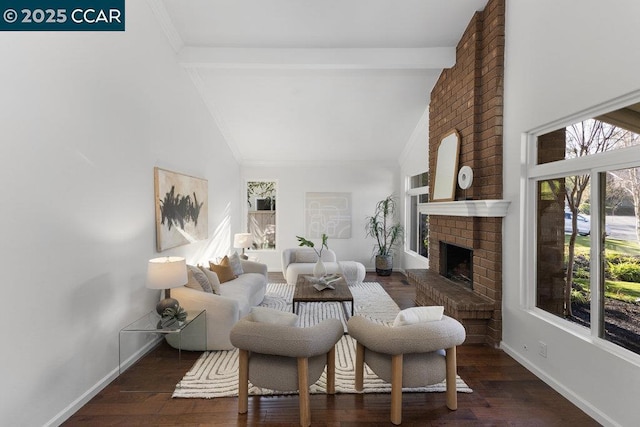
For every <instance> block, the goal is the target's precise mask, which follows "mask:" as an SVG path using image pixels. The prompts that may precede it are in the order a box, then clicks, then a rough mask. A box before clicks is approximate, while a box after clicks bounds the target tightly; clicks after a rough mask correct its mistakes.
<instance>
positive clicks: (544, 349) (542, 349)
mask: <svg viewBox="0 0 640 427" xmlns="http://www.w3.org/2000/svg"><path fill="white" fill-rule="evenodd" d="M539 344H540V347H539V349H538V353H539V354H540V356H542V357H547V344H545V343H543V342H542V341H540V342H539Z"/></svg>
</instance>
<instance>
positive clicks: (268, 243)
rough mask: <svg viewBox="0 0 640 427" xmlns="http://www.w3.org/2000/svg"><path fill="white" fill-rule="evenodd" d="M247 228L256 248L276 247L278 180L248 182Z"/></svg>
mask: <svg viewBox="0 0 640 427" xmlns="http://www.w3.org/2000/svg"><path fill="white" fill-rule="evenodd" d="M247 207H248V215H247V230H248V232H249V233H251V234H252V235H253V248H254V249H275V248H276V182H275V181H249V182H247Z"/></svg>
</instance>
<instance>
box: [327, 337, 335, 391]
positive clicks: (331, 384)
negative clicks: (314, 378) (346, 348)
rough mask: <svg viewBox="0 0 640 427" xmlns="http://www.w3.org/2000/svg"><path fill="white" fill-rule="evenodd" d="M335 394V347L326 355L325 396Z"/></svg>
mask: <svg viewBox="0 0 640 427" xmlns="http://www.w3.org/2000/svg"><path fill="white" fill-rule="evenodd" d="M335 392H336V347H335V346H333V347H331V350H329V353H327V394H334V393H335Z"/></svg>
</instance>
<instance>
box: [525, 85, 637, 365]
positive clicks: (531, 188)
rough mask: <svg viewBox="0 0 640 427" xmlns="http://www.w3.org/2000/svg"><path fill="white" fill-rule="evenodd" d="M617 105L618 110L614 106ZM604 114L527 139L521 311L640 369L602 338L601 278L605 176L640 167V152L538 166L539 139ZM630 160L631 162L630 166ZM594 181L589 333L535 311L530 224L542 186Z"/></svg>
mask: <svg viewBox="0 0 640 427" xmlns="http://www.w3.org/2000/svg"><path fill="white" fill-rule="evenodd" d="M635 102H638V95H637V94H636V98H635V101H630V100H629V99H626V100H625V101H624V102H622V101H621V102H620V103H619V104H607V105H606V106H605V107H606V108H604V110H605V111H610V110H613V109H617V108H621V107H623V106H624V105H628V104H631V103H635ZM614 105H615V106H614ZM603 112H604V111H603V109H600V110H593V111H590V112H586V113H583V114H581V115H576V116H572V117H568V118H565V119H562V120H558V121H556V122H553V123H551V124H548V125H545V126H544V127H540V128H537V129H534V130H532V131H529V132H526V133H524V134H523V135H522V141H521V143H522V152H523V153H524V158H523V162H522V163H523V164H524V165H525V166H526V167H525V172H524V173H523V174H522V175H521V183H520V189H521V194H523V197H522V198H521V203H520V207H521V209H520V230H521V237H522V240H523V241H524V246H523V250H522V252H521V262H520V274H521V276H520V283H521V285H520V305H521V308H523V309H524V310H527V311H529V312H530V313H532V314H534V315H535V316H537V317H539V318H541V319H543V320H545V321H547V322H549V323H551V324H553V325H555V326H557V327H559V328H561V329H564V330H566V331H567V332H570V333H572V334H574V335H577V336H579V337H581V338H583V339H585V340H587V341H589V342H591V343H592V344H594V345H597V346H598V347H601V348H603V349H605V350H606V351H609V352H611V353H614V354H616V355H618V356H620V357H623V358H625V359H627V360H629V361H631V362H633V363H636V364H640V354H637V353H634V352H632V351H630V350H627V349H625V348H624V347H621V346H620V345H618V344H615V343H613V342H610V341H608V340H606V339H604V338H602V337H601V334H602V333H603V332H604V331H603V324H602V321H603V319H604V313H603V308H604V301H603V298H604V292H603V289H602V288H603V285H604V283H602V282H600V281H599V280H598V279H597V278H599V277H601V273H602V263H601V259H600V254H601V253H602V249H603V248H602V240H601V239H599V236H601V232H602V228H603V226H604V218H603V217H602V212H603V206H602V203H601V198H600V195H601V186H602V178H601V176H602V174H603V173H606V172H607V171H610V170H618V169H625V168H632V167H640V156H639V155H638V153H639V148H638V147H637V146H635V147H627V148H619V149H616V150H612V151H607V152H602V153H595V154H590V155H588V156H584V157H577V158H570V159H563V160H557V161H553V162H548V163H543V164H537V159H538V144H537V141H538V136H541V135H544V134H546V133H549V132H552V131H555V130H558V129H560V128H563V127H567V126H570V125H571V124H573V123H576V122H580V121H583V120H587V119H590V118H593V117H596V116H598V115H600V114H602V113H603ZM630 159H631V160H630ZM584 174H588V175H591V189H590V203H591V211H592V212H595V213H596V215H597V220H594V218H593V217H594V214H593V213H592V215H591V234H590V236H589V241H590V258H591V260H590V262H591V264H590V270H591V278H592V282H591V290H592V292H591V295H592V298H591V323H590V326H589V327H584V326H581V325H578V324H577V323H575V322H571V321H569V320H566V319H563V318H561V317H558V316H556V315H554V314H552V313H549V312H547V311H545V310H543V309H541V308H538V307H537V306H536V290H537V274H536V266H537V262H538V260H537V245H538V242H537V233H536V227H529V226H527V225H528V224H537V212H538V209H537V208H538V206H537V183H538V182H540V181H544V180H549V179H558V178H564V177H568V176H575V175H584Z"/></svg>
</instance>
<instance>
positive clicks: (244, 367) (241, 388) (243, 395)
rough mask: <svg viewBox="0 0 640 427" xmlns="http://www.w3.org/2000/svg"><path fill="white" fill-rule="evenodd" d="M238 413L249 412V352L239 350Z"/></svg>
mask: <svg viewBox="0 0 640 427" xmlns="http://www.w3.org/2000/svg"><path fill="white" fill-rule="evenodd" d="M238 364H239V366H238V413H240V414H246V413H247V411H248V410H249V352H248V351H247V350H238Z"/></svg>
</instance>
